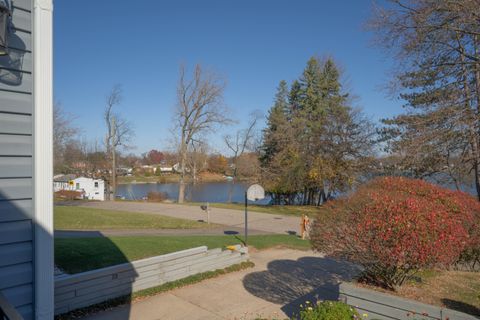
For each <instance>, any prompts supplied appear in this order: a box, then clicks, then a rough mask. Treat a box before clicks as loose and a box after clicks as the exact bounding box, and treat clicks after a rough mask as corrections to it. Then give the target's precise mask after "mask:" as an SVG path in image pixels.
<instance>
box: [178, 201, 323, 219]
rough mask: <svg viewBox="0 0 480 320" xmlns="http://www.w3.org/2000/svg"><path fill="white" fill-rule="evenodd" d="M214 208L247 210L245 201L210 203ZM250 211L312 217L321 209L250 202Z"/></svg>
mask: <svg viewBox="0 0 480 320" xmlns="http://www.w3.org/2000/svg"><path fill="white" fill-rule="evenodd" d="M185 204H187V205H192V206H199V205H201V204H203V203H197V202H187V203H185ZM209 205H210V206H211V207H212V208H222V209H234V210H245V205H244V204H243V203H210V204H209ZM248 208H249V211H255V212H262V213H271V214H282V215H287V216H298V217H299V216H301V215H302V214H307V215H309V216H311V217H313V216H315V215H316V214H317V213H318V212H319V211H320V209H319V208H318V207H315V206H274V205H256V204H249V205H248Z"/></svg>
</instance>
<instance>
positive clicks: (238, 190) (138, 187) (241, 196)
mask: <svg viewBox="0 0 480 320" xmlns="http://www.w3.org/2000/svg"><path fill="white" fill-rule="evenodd" d="M249 185H250V184H249V183H241V182H237V183H232V182H229V181H223V182H205V183H197V184H195V185H192V184H190V185H187V187H186V190H185V192H186V193H185V198H186V200H187V201H190V202H228V198H229V193H230V192H231V193H232V199H231V201H232V202H240V203H243V202H244V201H245V190H246V189H247V188H248V186H249ZM444 187H447V188H450V189H454V187H453V185H444ZM462 187H463V188H462V189H463V190H464V191H466V192H469V193H471V194H472V195H476V193H475V192H474V189H473V187H472V186H466V185H464V186H462ZM152 191H153V192H165V193H166V194H167V197H168V199H170V200H173V201H176V200H177V199H178V183H138V184H121V185H118V187H117V196H120V197H122V198H125V199H127V200H140V199H142V198H144V197H146V196H147V194H148V193H149V192H152ZM269 202H270V197H268V196H267V197H266V198H265V199H263V200H261V201H257V202H256V203H257V204H268V203H269Z"/></svg>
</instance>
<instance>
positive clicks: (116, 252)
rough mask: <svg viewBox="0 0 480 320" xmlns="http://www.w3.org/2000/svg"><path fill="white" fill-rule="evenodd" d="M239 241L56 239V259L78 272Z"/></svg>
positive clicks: (304, 245)
mask: <svg viewBox="0 0 480 320" xmlns="http://www.w3.org/2000/svg"><path fill="white" fill-rule="evenodd" d="M248 239H249V240H248V242H249V245H250V246H253V247H255V248H257V249H266V248H270V247H275V246H284V247H289V248H295V249H303V250H307V249H309V248H310V242H309V241H305V240H301V239H299V238H297V237H296V236H290V235H255V236H250V237H248ZM238 243H241V240H240V239H239V238H238V237H235V236H182V237H175V236H148V237H110V238H76V239H55V263H56V264H57V266H59V267H60V268H61V269H63V270H64V271H65V272H67V273H78V272H83V271H87V270H92V269H97V268H103V267H107V266H111V265H116V264H120V263H124V262H129V261H134V260H138V259H143V258H147V257H153V256H157V255H161V254H165V253H169V252H174V251H179V250H184V249H188V248H193V247H198V246H202V245H206V246H208V247H209V248H220V247H225V246H227V245H233V244H238Z"/></svg>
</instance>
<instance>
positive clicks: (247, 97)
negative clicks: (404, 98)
mask: <svg viewBox="0 0 480 320" xmlns="http://www.w3.org/2000/svg"><path fill="white" fill-rule="evenodd" d="M370 10H371V2H370V1H369V0H362V1H359V0H344V1H319V0H298V1H293V0H288V1H287V0H262V1H258V0H257V1H253V0H243V1H233V0H202V1H195V0H191V1H186V0H179V1H158V0H137V1H125V0H116V1H113V0H101V1H92V0H84V1H56V2H55V18H54V19H55V20H54V22H55V25H54V37H55V44H54V54H55V56H54V61H55V62H54V67H55V70H54V75H55V80H54V90H55V98H56V100H57V101H60V102H61V103H62V105H63V107H64V108H65V109H66V110H67V111H68V112H70V113H72V114H73V115H75V116H76V125H77V126H78V127H80V128H81V129H82V131H83V136H84V137H85V138H86V139H87V140H90V141H93V140H95V139H97V140H98V141H101V140H102V137H103V136H104V125H103V122H102V112H103V107H104V102H105V97H106V95H107V93H108V92H109V91H110V89H111V88H112V86H113V85H114V84H117V83H119V84H122V86H123V90H124V100H123V102H122V104H121V105H120V106H119V109H118V111H119V112H120V113H121V114H122V115H123V116H124V117H126V118H128V119H130V120H131V121H132V122H133V124H134V129H135V132H136V136H135V138H134V141H133V145H134V146H135V149H133V150H131V151H132V152H134V153H137V154H140V153H142V152H145V151H148V150H150V149H152V148H155V149H165V148H167V147H168V141H169V135H170V130H169V129H170V128H171V114H172V110H173V108H174V106H175V94H176V84H177V80H178V69H179V65H180V64H181V63H185V64H187V65H189V66H192V65H194V64H195V63H201V64H203V65H205V66H208V67H210V68H212V69H214V70H215V71H216V72H218V73H220V74H222V75H223V76H224V77H225V78H226V79H227V83H228V85H227V89H226V92H225V101H226V103H227V105H228V107H229V108H230V110H231V116H232V117H233V118H235V119H237V120H239V124H238V125H237V126H238V127H242V125H243V126H244V125H245V122H246V120H247V118H248V114H249V113H251V112H252V111H253V110H257V109H258V110H261V111H263V112H264V113H265V114H266V113H267V111H268V109H269V108H270V106H271V104H272V100H273V96H274V94H275V89H276V87H277V85H278V82H279V81H280V80H281V79H285V80H287V81H288V82H291V81H292V80H294V79H296V78H298V77H299V75H300V73H301V72H302V70H303V68H304V66H305V64H306V61H307V60H308V58H309V57H311V56H313V55H320V56H324V55H331V56H333V57H334V58H335V59H336V60H337V62H338V63H339V64H340V65H341V66H342V68H343V69H344V70H345V73H346V76H347V78H348V80H349V87H350V88H351V89H352V91H353V93H354V94H356V95H357V96H358V97H359V100H358V101H357V104H358V105H359V106H361V107H362V108H363V109H364V111H365V113H366V114H367V115H368V116H369V117H370V118H371V119H372V120H375V121H376V120H378V119H380V118H383V117H387V116H391V115H394V114H396V113H398V112H399V111H400V110H401V105H402V102H401V101H399V100H391V98H389V97H387V95H386V93H385V92H384V91H382V89H381V88H382V87H383V86H384V85H385V83H386V82H387V81H388V80H389V76H388V71H389V70H390V69H391V65H392V63H393V62H392V61H391V60H389V59H388V58H386V57H385V54H384V53H383V52H382V51H381V50H380V49H379V48H377V47H374V46H373V45H372V35H371V34H370V33H368V32H366V31H365V30H364V24H365V22H366V20H367V19H368V18H369V16H370ZM232 130H234V129H233V128H228V129H227V128H225V129H224V130H222V131H218V132H216V133H215V134H214V135H212V136H211V141H212V145H213V149H214V150H216V151H224V150H225V148H224V146H223V145H222V143H221V136H222V134H223V132H226V131H229V132H231V131H232Z"/></svg>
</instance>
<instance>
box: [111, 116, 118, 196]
mask: <svg viewBox="0 0 480 320" xmlns="http://www.w3.org/2000/svg"><path fill="white" fill-rule="evenodd" d="M116 144H117V126H116V122H115V117H112V190H111V192H112V193H111V197H112V198H110V200H113V201H115V199H116V193H117V155H116V153H117V152H116V150H115V146H116Z"/></svg>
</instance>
